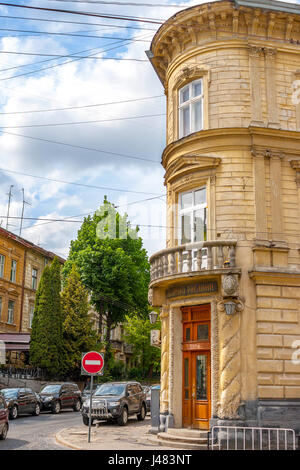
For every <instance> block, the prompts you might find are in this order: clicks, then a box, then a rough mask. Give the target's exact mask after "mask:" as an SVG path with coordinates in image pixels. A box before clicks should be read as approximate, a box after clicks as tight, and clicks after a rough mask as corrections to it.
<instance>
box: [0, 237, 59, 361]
mask: <svg viewBox="0 0 300 470" xmlns="http://www.w3.org/2000/svg"><path fill="white" fill-rule="evenodd" d="M55 256H57V255H55V254H54V253H52V252H51V251H47V250H44V249H43V248H41V247H40V246H37V245H34V244H33V243H31V242H29V241H28V240H25V239H24V238H21V237H18V236H17V235H15V234H14V233H12V232H9V231H8V230H5V229H3V228H0V340H2V341H4V343H5V346H6V351H7V362H8V363H12V364H16V365H18V364H23V363H24V361H25V362H26V358H27V356H28V351H29V341H30V332H31V323H32V318H33V312H34V302H35V295H36V290H37V288H38V284H39V281H40V278H41V275H42V272H43V269H44V267H45V266H46V265H47V264H48V263H51V262H52V260H53V259H54V257H55ZM57 258H58V259H59V261H60V262H61V264H63V263H64V261H65V260H64V259H63V258H61V257H59V256H57Z"/></svg>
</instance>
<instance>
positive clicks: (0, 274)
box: [0, 253, 6, 279]
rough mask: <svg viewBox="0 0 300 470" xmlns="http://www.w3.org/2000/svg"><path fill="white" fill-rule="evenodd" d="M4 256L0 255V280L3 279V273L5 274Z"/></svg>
mask: <svg viewBox="0 0 300 470" xmlns="http://www.w3.org/2000/svg"><path fill="white" fill-rule="evenodd" d="M5 259H6V257H5V255H3V254H2V253H0V278H1V279H3V278H4V272H5Z"/></svg>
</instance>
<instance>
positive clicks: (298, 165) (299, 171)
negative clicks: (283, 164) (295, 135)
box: [290, 160, 300, 188]
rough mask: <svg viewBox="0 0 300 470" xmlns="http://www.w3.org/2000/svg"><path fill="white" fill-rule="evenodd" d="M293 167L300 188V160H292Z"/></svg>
mask: <svg viewBox="0 0 300 470" xmlns="http://www.w3.org/2000/svg"><path fill="white" fill-rule="evenodd" d="M290 165H291V167H292V168H293V169H294V170H295V171H296V178H295V181H296V185H297V187H298V188H300V160H291V161H290Z"/></svg>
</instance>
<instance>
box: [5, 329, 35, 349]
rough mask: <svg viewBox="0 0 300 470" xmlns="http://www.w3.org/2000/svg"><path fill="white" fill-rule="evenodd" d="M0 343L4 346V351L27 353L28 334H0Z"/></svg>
mask: <svg viewBox="0 0 300 470" xmlns="http://www.w3.org/2000/svg"><path fill="white" fill-rule="evenodd" d="M0 341H3V343H4V344H5V349H6V351H29V345H30V335H29V334H28V333H0Z"/></svg>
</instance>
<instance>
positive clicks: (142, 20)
mask: <svg viewBox="0 0 300 470" xmlns="http://www.w3.org/2000/svg"><path fill="white" fill-rule="evenodd" d="M0 5H2V6H7V7H13V8H25V9H30V10H39V11H47V12H54V13H66V14H71V15H80V16H92V17H96V18H112V19H117V20H122V21H134V22H140V23H152V24H162V22H163V21H165V20H163V19H161V18H159V19H157V18H146V17H143V18H142V17H134V16H130V15H129V16H127V15H110V14H104V13H93V12H91V11H75V10H64V9H58V8H46V7H37V6H29V5H18V4H16V3H4V2H0Z"/></svg>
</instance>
